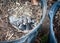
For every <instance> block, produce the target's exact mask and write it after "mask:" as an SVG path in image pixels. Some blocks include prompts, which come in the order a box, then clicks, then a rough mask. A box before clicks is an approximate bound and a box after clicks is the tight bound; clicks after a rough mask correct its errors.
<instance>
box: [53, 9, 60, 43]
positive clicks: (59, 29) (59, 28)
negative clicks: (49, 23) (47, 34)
mask: <svg viewBox="0 0 60 43" xmlns="http://www.w3.org/2000/svg"><path fill="white" fill-rule="evenodd" d="M53 23H54V31H55V35H56V38H57V41H58V43H60V8H59V9H58V11H57V13H56V15H55V17H54V21H53Z"/></svg>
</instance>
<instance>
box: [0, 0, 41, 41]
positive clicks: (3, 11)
mask: <svg viewBox="0 0 60 43" xmlns="http://www.w3.org/2000/svg"><path fill="white" fill-rule="evenodd" d="M0 3H1V4H0V41H11V40H16V39H19V38H20V37H22V36H24V35H26V34H28V33H29V32H24V31H25V30H27V31H29V30H31V29H33V28H34V27H35V26H36V25H37V24H38V23H39V22H40V18H41V17H42V16H41V15H40V14H42V8H41V7H40V6H39V5H37V6H35V5H34V6H33V5H31V3H30V2H29V1H27V2H26V3H21V2H20V3H18V2H16V3H14V2H9V1H8V2H7V3H5V4H6V5H5V4H4V2H3V4H2V2H0ZM16 8H17V10H16ZM20 8H22V9H20ZM25 16H26V17H27V18H26V20H28V21H24V19H25ZM11 17H13V18H12V19H14V18H17V19H18V21H19V20H20V19H21V17H23V18H22V19H23V21H24V22H23V23H22V24H21V23H20V22H21V21H19V22H18V21H17V19H14V20H15V21H17V22H15V21H14V20H12V19H11ZM29 17H30V19H32V21H33V22H34V20H35V22H34V23H33V24H30V23H29V19H28V18H29ZM16 23H18V24H19V25H18V24H16ZM27 24H28V25H27ZM20 25H24V26H25V27H24V28H22V27H20V28H19V26H20ZM33 25H34V26H33ZM16 27H17V28H16ZM31 27H32V28H31ZM22 29H23V30H22Z"/></svg>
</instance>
